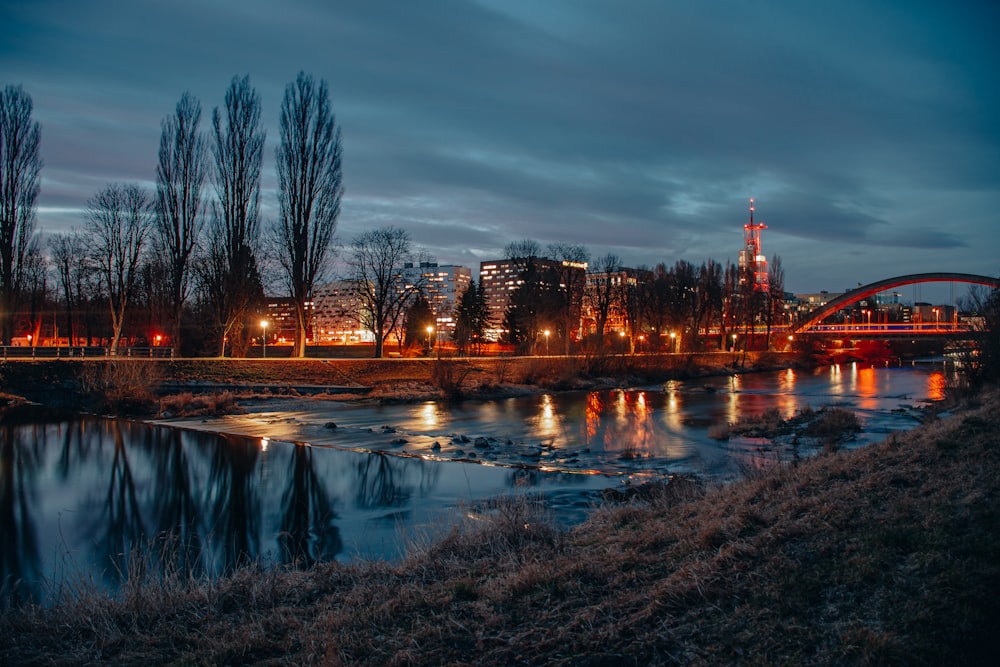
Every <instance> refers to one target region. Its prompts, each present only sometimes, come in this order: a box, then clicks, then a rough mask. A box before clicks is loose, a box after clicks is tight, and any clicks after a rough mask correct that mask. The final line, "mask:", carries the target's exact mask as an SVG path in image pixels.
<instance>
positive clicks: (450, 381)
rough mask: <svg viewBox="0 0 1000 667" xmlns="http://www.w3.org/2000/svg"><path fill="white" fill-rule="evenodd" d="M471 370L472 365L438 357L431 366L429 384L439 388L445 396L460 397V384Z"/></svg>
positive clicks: (450, 397)
mask: <svg viewBox="0 0 1000 667" xmlns="http://www.w3.org/2000/svg"><path fill="white" fill-rule="evenodd" d="M471 372H472V367H471V366H469V365H468V364H463V363H461V362H458V361H453V360H450V359H438V360H437V361H435V362H434V364H433V365H432V366H431V384H433V385H434V386H435V387H437V388H438V389H440V390H441V393H442V394H444V396H445V398H449V399H459V398H462V385H463V384H464V383H465V379H466V378H467V377H468V376H469V373H471Z"/></svg>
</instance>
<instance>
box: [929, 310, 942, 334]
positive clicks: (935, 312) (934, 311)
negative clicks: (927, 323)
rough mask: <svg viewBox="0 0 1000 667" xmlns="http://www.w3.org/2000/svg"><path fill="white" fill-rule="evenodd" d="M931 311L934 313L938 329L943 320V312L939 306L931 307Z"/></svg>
mask: <svg viewBox="0 0 1000 667" xmlns="http://www.w3.org/2000/svg"><path fill="white" fill-rule="evenodd" d="M931 312H932V313H934V329H935V331H936V330H937V328H938V326H939V324H940V322H941V313H940V311H938V309H937V308H931Z"/></svg>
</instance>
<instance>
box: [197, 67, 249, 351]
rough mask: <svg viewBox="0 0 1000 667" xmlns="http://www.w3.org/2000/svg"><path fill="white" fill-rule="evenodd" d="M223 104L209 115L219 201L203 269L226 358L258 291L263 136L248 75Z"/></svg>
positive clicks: (234, 85)
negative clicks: (220, 108) (227, 350)
mask: <svg viewBox="0 0 1000 667" xmlns="http://www.w3.org/2000/svg"><path fill="white" fill-rule="evenodd" d="M225 101H226V105H225V110H224V111H223V112H220V111H219V109H218V107H216V108H215V109H214V110H213V111H212V137H213V139H214V141H213V143H212V156H213V158H214V161H215V174H214V176H215V191H216V196H217V199H218V201H217V202H215V203H214V204H213V206H212V219H211V223H210V225H209V229H208V244H207V245H208V250H207V252H206V257H205V258H204V262H203V265H202V283H203V288H204V292H205V294H204V298H205V301H206V302H207V303H208V304H209V307H210V309H211V312H212V313H213V318H214V319H215V320H216V328H217V336H218V338H217V342H218V350H219V356H225V351H226V339H227V338H229V337H231V338H233V340H235V339H236V338H237V337H239V336H240V335H242V334H243V327H244V320H245V319H246V316H247V314H248V312H249V310H250V307H251V304H252V303H253V301H254V299H255V298H257V297H258V295H260V293H261V287H260V285H261V280H260V268H259V264H258V260H257V257H258V254H259V250H260V240H259V232H260V167H261V162H262V161H263V157H264V138H265V134H264V130H262V129H261V128H260V97H258V95H257V91H256V90H254V88H253V87H252V86H251V85H250V77H249V76H244V77H243V78H239V77H233V80H232V82H231V83H230V84H229V88H228V90H227V91H226V100H225ZM236 347H238V346H234V349H236Z"/></svg>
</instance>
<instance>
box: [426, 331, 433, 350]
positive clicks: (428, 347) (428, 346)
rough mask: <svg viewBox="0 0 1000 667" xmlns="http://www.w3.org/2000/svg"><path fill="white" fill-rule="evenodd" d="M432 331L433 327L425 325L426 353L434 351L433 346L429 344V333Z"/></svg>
mask: <svg viewBox="0 0 1000 667" xmlns="http://www.w3.org/2000/svg"><path fill="white" fill-rule="evenodd" d="M433 333H434V327H432V326H430V325H427V354H430V353H431V352H433V351H434V346H433V345H431V335H432V334H433Z"/></svg>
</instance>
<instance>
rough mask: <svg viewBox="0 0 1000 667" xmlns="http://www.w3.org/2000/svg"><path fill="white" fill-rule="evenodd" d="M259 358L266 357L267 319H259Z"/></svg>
mask: <svg viewBox="0 0 1000 667" xmlns="http://www.w3.org/2000/svg"><path fill="white" fill-rule="evenodd" d="M260 358H261V359H266V358H267V320H261V321H260Z"/></svg>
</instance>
